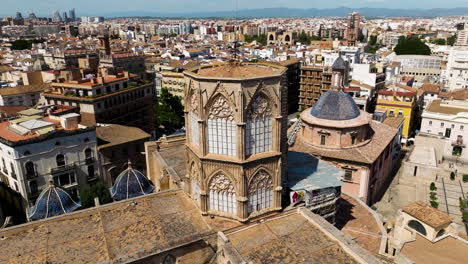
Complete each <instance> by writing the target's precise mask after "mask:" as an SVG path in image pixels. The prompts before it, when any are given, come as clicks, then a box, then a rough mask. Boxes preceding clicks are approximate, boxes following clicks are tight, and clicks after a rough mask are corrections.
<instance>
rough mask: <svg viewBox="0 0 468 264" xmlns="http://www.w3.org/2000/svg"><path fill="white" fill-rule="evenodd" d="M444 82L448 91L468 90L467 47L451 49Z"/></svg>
mask: <svg viewBox="0 0 468 264" xmlns="http://www.w3.org/2000/svg"><path fill="white" fill-rule="evenodd" d="M444 80H445V82H446V87H447V88H448V89H449V90H456V89H466V88H468V47H453V48H452V50H450V51H449V54H448V57H447V68H446V70H445V71H444Z"/></svg>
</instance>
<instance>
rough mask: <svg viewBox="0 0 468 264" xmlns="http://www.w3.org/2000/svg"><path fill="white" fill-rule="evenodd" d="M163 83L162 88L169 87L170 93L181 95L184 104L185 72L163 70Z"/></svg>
mask: <svg viewBox="0 0 468 264" xmlns="http://www.w3.org/2000/svg"><path fill="white" fill-rule="evenodd" d="M161 75H162V85H161V88H163V89H167V90H168V91H169V93H170V94H172V95H175V96H179V97H180V98H181V99H182V104H184V97H185V95H184V87H185V81H184V74H183V73H181V72H161Z"/></svg>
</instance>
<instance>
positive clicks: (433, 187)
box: [429, 182, 437, 191]
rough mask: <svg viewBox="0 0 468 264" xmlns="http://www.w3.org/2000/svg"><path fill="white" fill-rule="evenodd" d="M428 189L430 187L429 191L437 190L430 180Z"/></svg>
mask: <svg viewBox="0 0 468 264" xmlns="http://www.w3.org/2000/svg"><path fill="white" fill-rule="evenodd" d="M429 189H430V190H431V191H435V190H437V187H436V185H435V183H434V182H431V185H430V187H429Z"/></svg>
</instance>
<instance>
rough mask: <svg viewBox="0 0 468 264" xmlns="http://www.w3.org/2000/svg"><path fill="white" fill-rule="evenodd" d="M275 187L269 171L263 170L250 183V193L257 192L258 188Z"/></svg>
mask: <svg viewBox="0 0 468 264" xmlns="http://www.w3.org/2000/svg"><path fill="white" fill-rule="evenodd" d="M262 189H263V190H268V189H269V190H271V189H273V181H272V179H271V177H270V175H269V174H268V173H266V172H265V171H263V170H261V171H259V172H257V174H255V176H254V177H253V179H252V181H251V182H250V184H249V194H253V193H256V192H257V191H258V190H262Z"/></svg>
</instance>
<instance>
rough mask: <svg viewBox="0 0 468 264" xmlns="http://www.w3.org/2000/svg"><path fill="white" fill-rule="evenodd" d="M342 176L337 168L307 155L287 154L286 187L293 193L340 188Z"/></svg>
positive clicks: (299, 153)
mask: <svg viewBox="0 0 468 264" xmlns="http://www.w3.org/2000/svg"><path fill="white" fill-rule="evenodd" d="M343 175H344V172H343V171H341V170H339V169H338V168H337V167H335V166H333V165H330V164H328V163H326V162H324V161H321V160H319V159H318V158H316V157H314V156H312V155H310V154H308V153H302V152H295V151H290V152H288V182H287V186H288V187H289V188H291V190H293V191H299V190H318V189H323V188H328V187H337V186H342V185H343V182H342V181H341V180H340V179H341V177H342V176H343Z"/></svg>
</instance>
